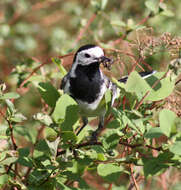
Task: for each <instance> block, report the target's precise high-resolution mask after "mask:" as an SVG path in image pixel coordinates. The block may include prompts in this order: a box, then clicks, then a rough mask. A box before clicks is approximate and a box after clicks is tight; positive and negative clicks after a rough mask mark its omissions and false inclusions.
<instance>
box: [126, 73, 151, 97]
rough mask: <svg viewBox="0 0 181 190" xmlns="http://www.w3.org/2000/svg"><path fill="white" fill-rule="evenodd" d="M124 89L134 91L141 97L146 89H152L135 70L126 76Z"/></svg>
mask: <svg viewBox="0 0 181 190" xmlns="http://www.w3.org/2000/svg"><path fill="white" fill-rule="evenodd" d="M125 90H126V91H127V92H134V93H136V95H137V96H138V97H139V98H142V97H143V96H144V95H145V94H146V93H147V92H148V91H151V90H152V89H151V87H150V86H149V85H148V83H147V82H146V81H145V80H144V79H143V78H142V77H141V76H140V75H139V74H138V73H137V72H136V71H133V72H132V73H131V74H130V75H129V77H128V80H127V83H126V85H125Z"/></svg>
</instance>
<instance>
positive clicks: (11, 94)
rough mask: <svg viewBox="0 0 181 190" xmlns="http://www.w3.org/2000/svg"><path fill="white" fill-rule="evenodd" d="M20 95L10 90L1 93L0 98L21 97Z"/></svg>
mask: <svg viewBox="0 0 181 190" xmlns="http://www.w3.org/2000/svg"><path fill="white" fill-rule="evenodd" d="M19 97H20V95H19V94H18V93H16V92H8V93H6V94H2V95H0V100H5V99H17V98H19Z"/></svg>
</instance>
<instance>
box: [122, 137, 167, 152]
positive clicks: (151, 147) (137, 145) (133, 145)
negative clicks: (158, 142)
mask: <svg viewBox="0 0 181 190" xmlns="http://www.w3.org/2000/svg"><path fill="white" fill-rule="evenodd" d="M119 144H122V145H124V146H127V147H130V148H137V147H140V146H145V147H147V148H150V149H153V150H157V151H161V150H163V149H162V147H153V146H151V145H144V144H129V143H125V142H121V140H120V141H119Z"/></svg>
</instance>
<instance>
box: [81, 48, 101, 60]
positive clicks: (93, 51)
mask: <svg viewBox="0 0 181 190" xmlns="http://www.w3.org/2000/svg"><path fill="white" fill-rule="evenodd" d="M80 53H81V55H82V54H83V55H84V54H85V53H87V54H89V55H90V56H91V57H95V58H99V57H102V56H104V52H103V50H102V48H100V47H98V46H96V47H93V48H90V49H87V50H83V51H81V52H80Z"/></svg>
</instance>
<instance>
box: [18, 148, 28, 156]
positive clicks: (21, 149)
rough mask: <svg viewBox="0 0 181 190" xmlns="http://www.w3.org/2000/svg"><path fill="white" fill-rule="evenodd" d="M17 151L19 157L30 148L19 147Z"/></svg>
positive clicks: (25, 154)
mask: <svg viewBox="0 0 181 190" xmlns="http://www.w3.org/2000/svg"><path fill="white" fill-rule="evenodd" d="M18 152H19V157H24V156H28V155H29V153H30V149H29V148H19V149H18Z"/></svg>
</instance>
